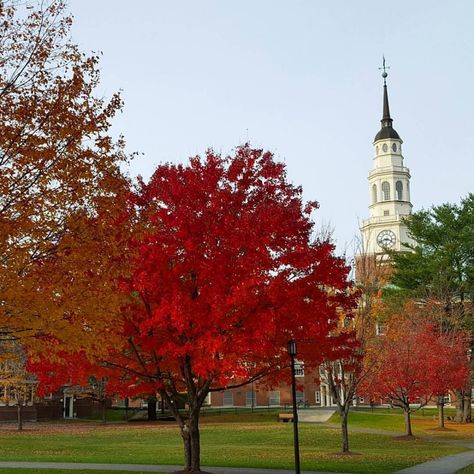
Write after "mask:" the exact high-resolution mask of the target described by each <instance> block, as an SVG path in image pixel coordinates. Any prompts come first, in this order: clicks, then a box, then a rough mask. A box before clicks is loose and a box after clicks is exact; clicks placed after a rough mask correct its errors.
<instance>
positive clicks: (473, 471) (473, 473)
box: [456, 464, 474, 474]
mask: <svg viewBox="0 0 474 474" xmlns="http://www.w3.org/2000/svg"><path fill="white" fill-rule="evenodd" d="M456 474H474V464H471V465H470V466H468V467H465V468H464V469H460V470H459V471H456Z"/></svg>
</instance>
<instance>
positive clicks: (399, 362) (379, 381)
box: [362, 316, 468, 436]
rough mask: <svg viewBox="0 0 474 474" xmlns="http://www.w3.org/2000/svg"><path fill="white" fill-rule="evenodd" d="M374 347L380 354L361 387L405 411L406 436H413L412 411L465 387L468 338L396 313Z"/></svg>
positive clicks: (364, 390) (372, 396) (374, 396)
mask: <svg viewBox="0 0 474 474" xmlns="http://www.w3.org/2000/svg"><path fill="white" fill-rule="evenodd" d="M372 349H373V350H374V351H377V352H378V355H377V367H376V369H375V370H373V371H372V372H371V376H370V378H369V379H367V380H366V381H365V383H364V386H363V388H362V391H363V392H365V393H366V394H368V395H369V396H370V397H371V398H372V399H374V398H382V399H387V398H388V399H389V400H391V402H392V403H393V405H395V406H397V407H400V408H401V409H402V410H403V412H404V415H405V436H413V433H412V427H411V418H410V416H411V413H413V412H414V411H416V410H419V409H420V408H422V407H423V406H425V405H426V404H427V403H428V402H429V401H430V400H432V399H434V397H436V396H441V395H444V394H446V393H447V392H448V391H449V390H453V389H456V388H459V387H461V386H464V385H465V382H466V378H467V374H468V367H467V353H468V344H467V339H466V338H465V337H463V336H462V334H459V335H458V336H453V335H452V334H445V333H442V332H440V331H439V329H437V328H436V327H435V326H434V325H433V324H432V323H430V322H429V321H426V320H425V321H420V320H419V319H418V320H417V319H414V320H410V319H408V318H407V317H401V316H398V317H396V316H394V317H393V318H392V320H391V321H390V323H389V328H388V330H387V333H386V334H385V336H382V337H379V338H378V340H377V341H376V343H375V344H374V347H373V348H372ZM463 360H464V364H463V363H462V361H463ZM453 367H456V370H453Z"/></svg>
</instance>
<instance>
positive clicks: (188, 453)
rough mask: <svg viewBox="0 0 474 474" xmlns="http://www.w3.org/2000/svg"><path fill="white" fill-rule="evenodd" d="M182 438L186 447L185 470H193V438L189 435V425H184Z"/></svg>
mask: <svg viewBox="0 0 474 474" xmlns="http://www.w3.org/2000/svg"><path fill="white" fill-rule="evenodd" d="M181 437H182V438H183V445H184V470H185V471H190V470H191V457H192V456H191V436H190V434H189V428H188V425H186V424H184V425H183V426H182V427H181Z"/></svg>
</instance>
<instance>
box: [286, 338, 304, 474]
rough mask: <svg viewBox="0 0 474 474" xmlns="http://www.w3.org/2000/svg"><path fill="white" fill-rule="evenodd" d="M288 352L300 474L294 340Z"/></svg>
mask: <svg viewBox="0 0 474 474" xmlns="http://www.w3.org/2000/svg"><path fill="white" fill-rule="evenodd" d="M288 354H289V355H290V358H291V394H292V397H293V436H294V448H295V474H300V472H301V471H300V444H299V440H298V410H297V407H296V380H295V357H296V341H294V340H291V341H289V342H288Z"/></svg>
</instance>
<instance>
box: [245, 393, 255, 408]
mask: <svg viewBox="0 0 474 474" xmlns="http://www.w3.org/2000/svg"><path fill="white" fill-rule="evenodd" d="M256 405H257V394H256V393H255V391H253V390H252V391H251V392H245V406H247V407H254V406H256Z"/></svg>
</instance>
